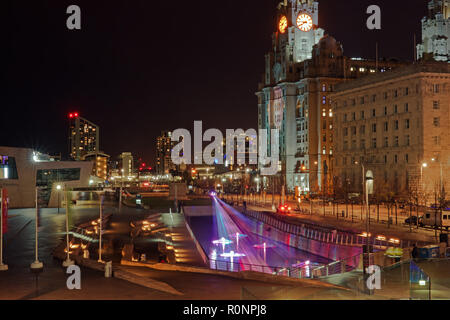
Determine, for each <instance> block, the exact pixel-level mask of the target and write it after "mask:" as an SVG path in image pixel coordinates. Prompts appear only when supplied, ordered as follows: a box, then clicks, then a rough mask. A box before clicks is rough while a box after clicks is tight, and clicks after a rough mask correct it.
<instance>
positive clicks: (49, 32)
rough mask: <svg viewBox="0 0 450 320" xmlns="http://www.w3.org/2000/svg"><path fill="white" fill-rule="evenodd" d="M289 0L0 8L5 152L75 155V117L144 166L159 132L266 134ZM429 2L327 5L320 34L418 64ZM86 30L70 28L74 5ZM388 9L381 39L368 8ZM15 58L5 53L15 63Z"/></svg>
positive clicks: (148, 0)
mask: <svg viewBox="0 0 450 320" xmlns="http://www.w3.org/2000/svg"><path fill="white" fill-rule="evenodd" d="M279 2H280V0H240V1H235V0H224V1H212V0H209V1H206V0H197V1H181V0H172V1H168V0H161V1H153V0H141V1H138V0H129V1H111V0H109V1H100V0H89V1H79V0H71V1H63V0H52V1H39V0H33V1H31V0H29V1H20V0H6V1H5V0H2V1H1V4H0V7H1V12H2V13H3V14H5V13H6V17H5V18H3V20H2V25H3V28H2V29H3V31H6V39H5V38H3V37H2V45H1V50H2V52H3V58H2V60H3V61H2V62H3V63H2V70H1V75H0V76H1V77H2V83H3V85H2V86H1V91H0V94H1V110H2V113H1V118H0V145H1V146H16V147H32V148H36V149H38V150H39V151H42V152H49V153H59V152H62V153H63V155H64V154H67V151H68V146H67V136H68V128H67V126H68V113H69V112H71V111H78V112H80V114H81V116H83V117H85V118H87V119H89V120H90V121H92V122H94V123H96V124H98V125H99V126H100V131H101V141H100V147H101V149H102V150H103V151H105V152H106V153H108V154H111V155H113V156H116V155H117V154H119V153H121V152H125V151H129V152H132V153H133V154H137V155H139V156H140V157H143V158H144V159H145V160H146V161H151V163H152V164H153V163H154V162H153V159H154V156H155V138H156V136H158V134H159V133H160V131H161V130H167V129H168V130H174V129H176V128H187V129H189V130H192V128H193V121H194V120H203V126H204V130H206V129H207V128H212V127H214V128H219V129H222V130H224V129H226V128H233V129H236V128H243V129H248V128H256V127H257V100H256V96H255V95H254V93H255V91H256V90H257V85H258V82H259V81H260V80H261V77H262V74H263V72H264V54H265V53H266V52H267V51H269V50H270V47H271V34H272V32H273V31H274V30H275V25H276V21H275V15H276V5H277V4H278V3H279ZM427 2H428V1H427V0H395V1H394V0H343V1H336V0H321V1H320V4H319V9H320V18H319V26H320V27H321V28H323V29H325V31H326V33H328V34H330V35H332V36H334V37H335V38H336V39H337V40H338V41H340V42H342V43H343V46H344V53H345V54H346V55H347V56H351V57H366V58H374V57H375V42H376V41H378V42H379V47H380V57H397V58H402V59H408V60H412V59H413V35H414V33H415V34H416V35H417V38H418V39H420V37H421V34H420V29H421V25H420V20H421V18H422V17H423V16H425V15H426V14H427ZM71 4H77V5H79V6H80V7H81V10H82V30H80V31H69V30H68V29H67V28H66V19H67V17H68V15H67V14H66V8H67V7H68V6H69V5H71ZM371 4H377V5H379V6H380V7H381V9H382V30H381V31H369V30H368V29H367V28H366V19H367V17H368V15H367V14H366V8H367V7H368V6H369V5H371ZM5 54H6V56H5Z"/></svg>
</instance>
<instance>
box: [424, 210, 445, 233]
mask: <svg viewBox="0 0 450 320" xmlns="http://www.w3.org/2000/svg"><path fill="white" fill-rule="evenodd" d="M441 223H442V227H443V228H445V229H446V230H448V229H449V228H450V211H442V213H441V212H440V211H437V212H436V211H426V212H425V214H424V215H423V217H422V218H421V221H420V222H419V224H420V225H421V226H431V227H435V226H437V227H440V226H441Z"/></svg>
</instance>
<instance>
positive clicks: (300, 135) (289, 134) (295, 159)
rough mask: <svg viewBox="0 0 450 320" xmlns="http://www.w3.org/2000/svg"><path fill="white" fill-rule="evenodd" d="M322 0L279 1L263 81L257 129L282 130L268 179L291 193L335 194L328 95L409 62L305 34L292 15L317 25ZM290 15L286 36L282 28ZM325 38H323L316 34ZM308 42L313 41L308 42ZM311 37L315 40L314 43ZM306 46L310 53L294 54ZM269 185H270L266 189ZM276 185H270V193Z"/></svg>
mask: <svg viewBox="0 0 450 320" xmlns="http://www.w3.org/2000/svg"><path fill="white" fill-rule="evenodd" d="M318 10H319V9H318V2H313V1H296V0H289V1H285V2H284V3H280V5H279V7H278V15H277V19H278V20H277V21H278V23H277V26H278V28H277V30H276V31H275V32H274V34H273V43H272V50H271V51H270V53H268V54H267V55H266V70H265V75H264V77H263V82H262V83H260V85H259V90H258V92H257V93H256V95H257V97H258V127H259V129H266V130H267V131H268V141H267V145H268V152H269V153H270V145H271V141H270V131H269V130H270V129H278V130H279V133H280V136H279V154H280V163H279V174H278V175H277V177H276V178H275V179H274V178H273V177H271V178H269V179H266V180H265V181H269V182H270V181H272V183H275V182H274V181H276V185H277V189H278V190H277V191H278V192H279V191H280V186H285V189H286V191H288V192H293V191H294V189H295V188H296V187H298V188H299V189H300V192H302V193H310V192H313V193H328V194H331V193H332V190H333V177H334V174H333V167H332V164H333V161H332V158H333V152H334V150H333V135H334V133H333V121H332V120H333V108H332V106H331V104H330V99H329V96H330V94H331V93H332V91H333V87H334V86H335V85H336V84H337V83H340V82H342V81H346V80H348V79H354V78H359V77H362V76H365V75H367V74H372V73H382V72H385V71H388V70H390V69H393V68H396V67H398V66H401V65H404V64H405V63H403V62H399V61H393V60H386V59H383V60H379V61H375V60H367V59H362V58H349V57H345V56H344V49H343V46H342V44H341V43H340V42H338V41H336V39H334V38H333V37H331V36H329V35H324V36H321V35H323V33H324V31H323V30H322V29H320V28H318V27H317V26H314V27H313V28H312V29H311V30H309V31H302V30H300V28H299V27H298V26H296V25H295V23H296V21H295V19H294V18H293V17H300V16H301V15H303V14H306V15H311V17H312V18H311V19H312V21H313V22H314V24H316V23H317V21H318V13H319V11H318ZM283 17H288V19H287V22H286V24H285V25H283V26H285V27H286V30H285V32H281V31H283V30H282V29H281V30H280V23H281V22H282V20H281V19H283ZM319 35H320V36H321V37H320V38H319V37H318V36H319ZM305 39H309V40H307V41H305ZM311 39H313V41H310V40H311ZM305 43H306V44H307V45H308V48H307V49H308V50H309V52H310V55H307V56H305V55H299V54H296V50H297V49H296V48H303V44H305ZM266 187H267V186H266ZM271 189H272V187H269V190H271Z"/></svg>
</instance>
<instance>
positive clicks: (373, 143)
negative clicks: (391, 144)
mask: <svg viewBox="0 0 450 320" xmlns="http://www.w3.org/2000/svg"><path fill="white" fill-rule="evenodd" d="M376 147H377V138H373V139H372V148H374V149H376Z"/></svg>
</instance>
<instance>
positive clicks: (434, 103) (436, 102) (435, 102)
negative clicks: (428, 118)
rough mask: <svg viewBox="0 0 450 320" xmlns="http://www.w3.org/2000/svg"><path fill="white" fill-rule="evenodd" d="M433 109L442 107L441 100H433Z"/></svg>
mask: <svg viewBox="0 0 450 320" xmlns="http://www.w3.org/2000/svg"><path fill="white" fill-rule="evenodd" d="M433 109H434V110H439V109H440V105H439V101H433Z"/></svg>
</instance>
